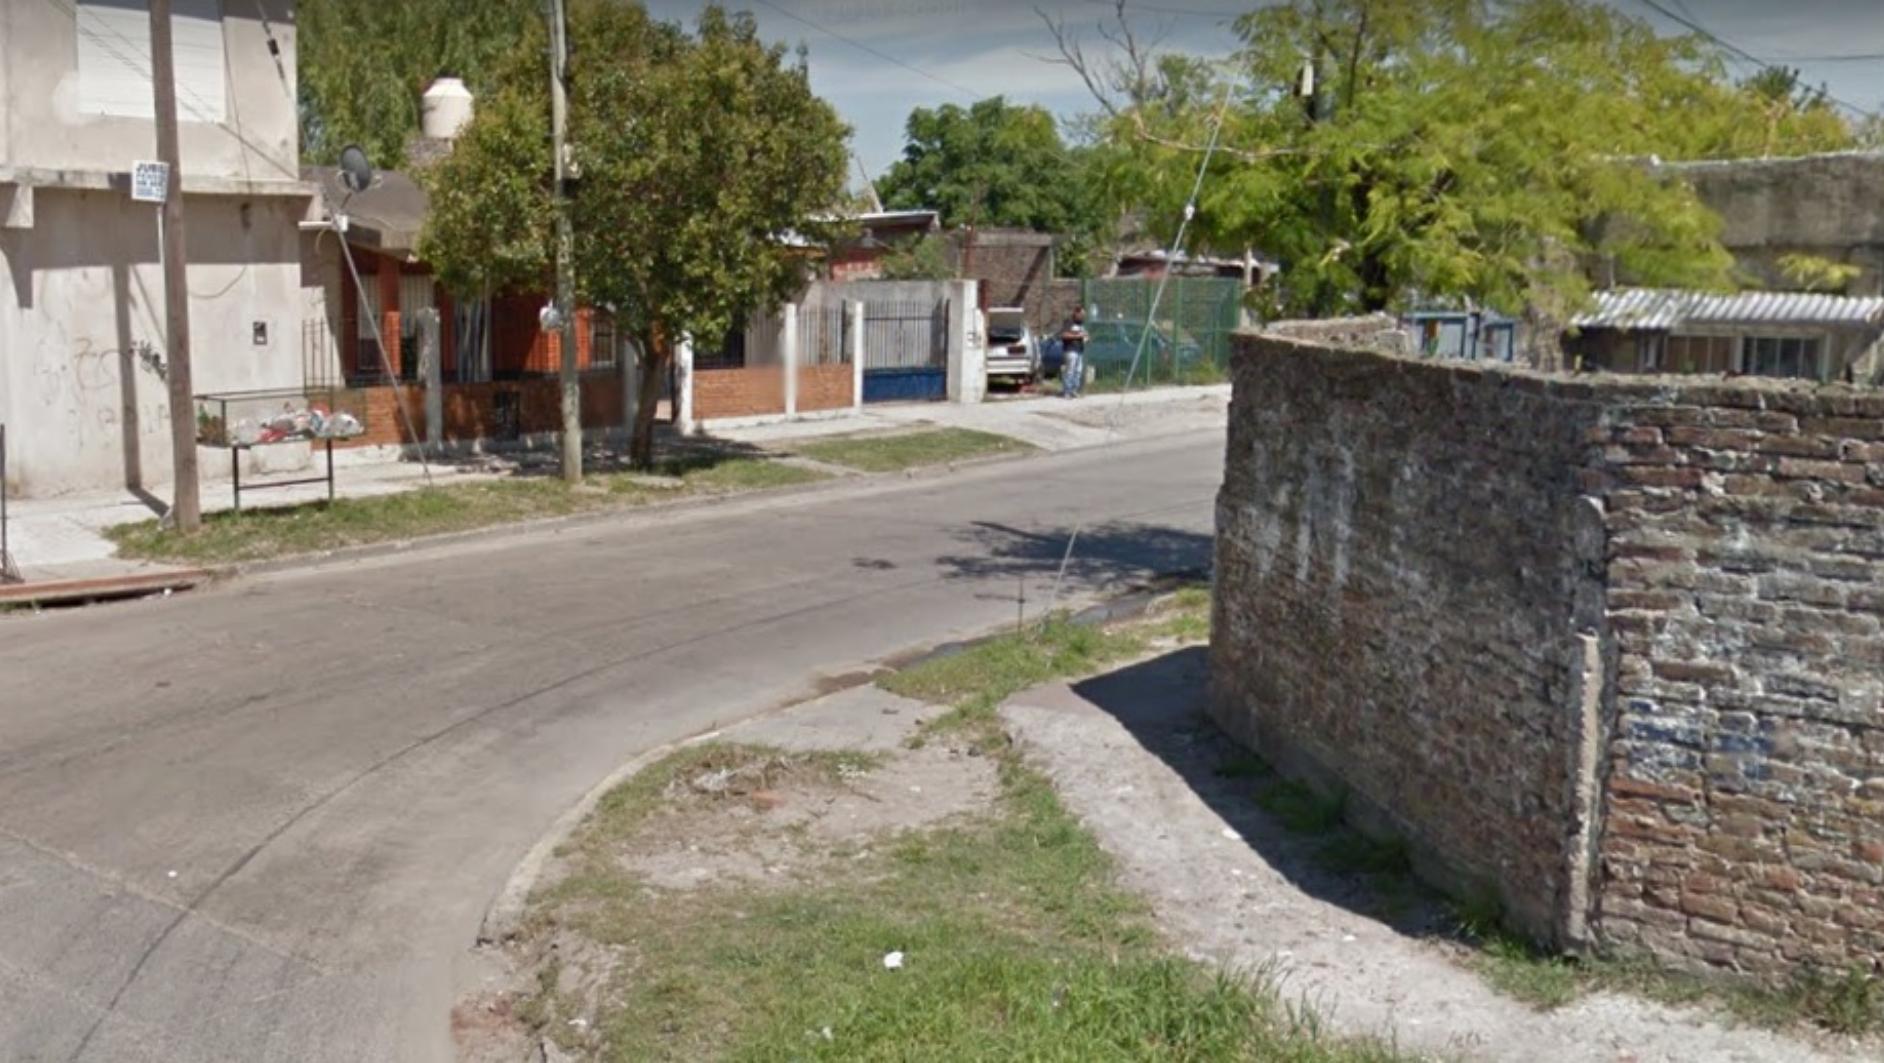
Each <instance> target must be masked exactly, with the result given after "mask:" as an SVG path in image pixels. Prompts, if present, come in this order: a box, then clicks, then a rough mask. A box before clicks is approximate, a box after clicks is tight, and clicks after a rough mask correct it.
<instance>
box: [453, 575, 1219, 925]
mask: <svg viewBox="0 0 1884 1063" xmlns="http://www.w3.org/2000/svg"><path fill="white" fill-rule="evenodd" d="M1199 574H1200V573H1199V572H1198V571H1197V570H1195V569H1186V570H1179V571H1173V572H1164V573H1159V574H1157V575H1155V576H1151V577H1149V578H1147V579H1145V580H1144V581H1143V582H1141V583H1140V584H1138V585H1135V586H1131V587H1128V588H1126V589H1124V590H1123V591H1121V592H1119V593H1118V594H1116V595H1113V596H1111V597H1101V598H1098V599H1097V600H1094V601H1090V602H1088V603H1087V604H1085V605H1084V606H1083V607H1080V608H1078V609H1076V610H1075V611H1074V612H1073V613H1072V616H1071V618H1070V622H1071V623H1074V624H1080V625H1097V624H1104V623H1108V622H1110V621H1113V620H1123V619H1128V618H1131V617H1136V616H1141V615H1143V614H1144V613H1146V612H1148V611H1149V610H1150V609H1151V607H1152V605H1153V604H1155V603H1156V602H1157V601H1158V600H1159V599H1160V598H1162V597H1164V596H1165V595H1167V594H1170V593H1172V592H1173V591H1174V590H1175V589H1177V587H1178V586H1179V585H1181V584H1183V583H1184V582H1186V581H1188V580H1191V579H1194V578H1196V577H1197V576H1198V575H1199ZM1073 604H1074V603H1068V607H1069V608H1071V607H1072V605H1073ZM1011 631H1012V627H1011V625H1008V624H1005V623H1004V624H1000V625H997V626H995V627H992V628H989V629H988V630H987V632H986V633H985V634H981V635H977V636H975V637H973V638H967V639H957V640H954V641H952V642H946V643H941V644H938V645H932V646H930V647H928V648H927V649H921V650H913V651H908V652H904V653H899V654H891V655H890V656H888V657H885V658H882V660H880V661H878V662H876V663H875V666H874V667H884V666H885V662H890V661H894V662H896V665H895V666H896V667H897V668H899V669H901V668H908V667H911V666H913V665H917V664H921V663H922V662H924V661H928V660H932V659H934V658H937V657H946V656H949V655H952V654H956V653H960V652H962V651H963V650H966V649H968V648H970V647H972V646H975V645H977V644H979V643H982V642H986V641H988V640H990V639H995V638H1000V637H1002V636H1004V635H1007V634H1009V633H1010V632H1011ZM872 670H874V668H873V669H872ZM829 696H831V695H830V694H828V693H827V694H822V695H819V696H818V697H829ZM818 697H811V698H793V699H790V700H788V701H785V702H783V703H782V704H779V705H774V706H772V707H771V708H768V709H762V710H760V711H758V712H755V713H752V714H750V715H748V716H742V717H740V718H739V719H737V720H734V721H732V722H730V723H725V724H716V725H714V726H713V727H710V728H708V729H707V730H704V731H700V732H698V733H696V734H692V735H688V736H687V737H685V738H680V739H676V740H675V741H672V742H664V743H662V744H661V745H658V746H655V747H654V748H653V749H649V750H646V751H644V752H641V753H638V754H636V755H635V756H633V757H631V758H629V760H628V761H627V762H626V763H624V764H622V765H621V766H620V767H618V768H616V769H615V770H614V771H611V772H609V773H608V774H607V775H606V776H604V777H603V778H602V780H601V781H600V782H597V783H596V784H595V785H594V786H592V787H590V788H589V789H588V791H587V792H585V793H584V794H583V795H582V797H581V799H580V800H578V801H577V802H576V803H575V804H574V805H571V806H570V807H569V808H568V809H567V810H565V811H564V812H563V813H562V814H561V815H559V816H557V817H556V819H555V820H554V821H553V822H551V824H550V826H549V828H548V829H547V830H545V831H544V832H543V836H542V837H540V838H538V839H537V840H536V842H535V843H534V844H532V845H531V846H530V848H529V850H528V851H527V852H525V853H524V854H523V858H522V859H520V860H518V861H517V864H516V866H515V867H514V868H512V869H511V872H510V875H509V876H508V877H507V878H506V879H505V880H504V884H503V885H502V886H501V887H499V888H498V890H497V893H496V895H495V896H494V897H492V899H491V903H490V905H489V906H488V907H487V908H486V909H485V910H484V917H483V919H481V920H479V922H478V933H477V939H476V941H474V942H473V945H474V947H478V948H484V947H489V946H492V945H501V944H504V943H505V942H507V941H510V940H512V939H513V938H515V937H516V936H517V933H518V931H519V930H520V929H521V928H522V925H523V916H524V911H525V909H526V908H527V907H528V906H529V901H530V894H531V893H532V892H534V891H535V889H536V886H537V883H538V882H539V881H541V880H542V878H543V872H544V870H545V869H547V868H548V867H549V862H550V859H551V858H552V857H553V856H554V855H555V853H556V850H557V849H558V848H560V847H561V846H562V844H563V843H564V842H565V841H568V840H569V836H570V835H572V834H574V833H575V831H576V828H577V827H579V826H581V825H582V822H583V821H584V820H586V819H588V818H589V813H590V812H593V811H594V810H595V806H596V805H597V804H599V803H601V800H602V798H603V797H604V796H605V795H606V794H608V792H609V791H611V790H613V789H615V788H616V787H617V786H620V785H621V784H623V783H625V782H627V781H628V780H629V779H632V778H634V777H635V776H636V775H638V774H640V773H641V772H642V770H643V769H645V768H647V767H648V766H650V765H652V764H655V763H658V762H659V761H661V760H663V759H665V758H666V757H668V756H671V755H672V754H674V753H676V752H678V751H680V750H682V749H686V748H687V747H689V746H695V745H699V744H700V743H702V742H711V741H713V740H715V739H717V738H720V737H722V736H724V735H726V734H727V733H728V732H731V731H735V730H738V729H739V728H740V727H743V726H745V725H746V724H749V723H752V722H753V721H755V720H763V719H766V718H768V717H771V716H777V715H782V714H784V713H787V712H790V711H791V710H792V709H794V708H797V707H798V706H800V705H804V704H807V703H808V702H811V701H816V700H818Z"/></svg>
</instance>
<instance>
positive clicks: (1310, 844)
mask: <svg viewBox="0 0 1884 1063" xmlns="http://www.w3.org/2000/svg"><path fill="white" fill-rule="evenodd" d="M1208 678H1209V655H1208V651H1207V650H1206V649H1205V648H1204V647H1201V646H1196V647H1190V648H1186V649H1182V650H1176V651H1174V652H1171V653H1168V654H1165V655H1164V656H1162V657H1157V658H1154V659H1152V660H1149V661H1145V662H1143V663H1140V664H1136V665H1131V666H1129V667H1126V668H1122V669H1119V670H1118V671H1115V672H1109V673H1107V674H1105V675H1102V676H1096V677H1094V678H1092V679H1088V680H1086V681H1084V682H1081V683H1078V684H1076V685H1075V686H1074V687H1073V692H1074V693H1075V694H1078V695H1079V696H1080V697H1081V698H1083V699H1084V700H1086V701H1087V702H1088V703H1090V704H1092V705H1094V706H1096V707H1097V708H1099V709H1100V710H1102V711H1104V712H1105V713H1107V714H1108V715H1110V716H1112V717H1113V718H1114V719H1116V720H1118V721H1119V723H1120V724H1122V725H1123V726H1124V727H1125V729H1126V730H1127V731H1128V732H1130V733H1131V735H1132V737H1133V738H1134V739H1136V740H1137V742H1138V744H1139V746H1140V747H1142V748H1143V749H1144V750H1145V751H1146V752H1148V753H1150V754H1152V755H1153V756H1156V757H1157V758H1158V759H1159V760H1161V761H1163V762H1164V764H1165V765H1166V766H1167V767H1169V768H1170V769H1171V770H1172V771H1173V772H1175V773H1176V774H1177V776H1178V777H1179V778H1181V779H1182V780H1183V781H1184V782H1185V784H1186V785H1188V786H1189V787H1190V789H1191V790H1192V792H1194V793H1195V794H1196V795H1197V796H1198V797H1199V798H1201V799H1202V800H1203V802H1204V804H1205V805H1206V806H1208V807H1209V808H1210V809H1211V810H1212V811H1213V812H1215V813H1216V814H1217V815H1218V816H1220V817H1221V818H1222V819H1223V821H1224V822H1225V823H1227V824H1228V825H1229V826H1231V827H1233V828H1235V829H1236V831H1237V832H1238V833H1239V834H1241V835H1242V837H1243V840H1244V841H1245V842H1247V843H1248V845H1249V846H1250V848H1251V849H1253V850H1255V851H1256V853H1257V854H1258V855H1260V856H1261V857H1262V858H1263V860H1264V862H1266V863H1267V864H1268V865H1269V866H1270V867H1271V868H1274V869H1275V871H1276V872H1277V873H1278V874H1280V875H1282V876H1283V877H1284V878H1285V879H1287V880H1288V881H1289V882H1290V883H1291V884H1292V885H1294V886H1295V887H1296V888H1297V889H1299V890H1301V891H1302V892H1304V893H1306V894H1308V895H1309V896H1312V897H1315V898H1317V899H1319V900H1322V901H1325V902H1327V903H1330V904H1334V905H1338V906H1340V907H1342V908H1345V909H1347V910H1349V911H1352V912H1354V913H1356V914H1359V915H1363V916H1366V917H1368V918H1370V919H1373V920H1376V921H1378V922H1381V923H1384V924H1386V925H1387V926H1390V927H1392V928H1393V929H1394V930H1396V931H1399V932H1401V933H1403V934H1411V935H1416V936H1425V935H1431V934H1437V933H1445V932H1447V930H1448V929H1449V926H1448V920H1447V919H1446V916H1445V913H1444V911H1443V909H1441V908H1440V907H1439V905H1438V904H1437V903H1435V900H1434V897H1433V896H1432V895H1431V894H1430V893H1428V892H1427V891H1425V890H1423V889H1421V888H1419V887H1418V886H1417V885H1415V884H1414V883H1413V881H1412V879H1411V878H1410V877H1408V876H1407V875H1406V874H1404V873H1400V874H1395V875H1369V874H1361V873H1355V872H1351V871H1344V870H1338V869H1337V868H1338V867H1339V863H1338V860H1337V859H1335V858H1332V857H1331V849H1332V848H1333V847H1335V846H1347V845H1353V844H1355V843H1356V842H1357V841H1358V836H1355V835H1352V834H1349V833H1347V832H1346V831H1345V829H1344V828H1336V829H1335V830H1331V831H1327V832H1324V833H1321V834H1302V833H1292V832H1291V831H1290V830H1289V829H1288V828H1287V827H1285V826H1284V824H1283V822H1282V820H1281V818H1280V817H1278V816H1276V815H1272V814H1271V813H1270V812H1268V811H1265V809H1264V807H1263V805H1262V804H1261V803H1259V802H1260V798H1261V795H1262V794H1263V793H1264V791H1265V789H1266V788H1273V787H1276V786H1277V785H1279V784H1280V782H1281V780H1280V777H1278V776H1273V775H1269V774H1267V773H1266V771H1265V769H1263V768H1262V767H1261V766H1260V764H1259V763H1258V762H1257V761H1254V760H1252V759H1251V757H1250V751H1249V750H1247V749H1245V748H1244V747H1243V746H1241V745H1239V744H1238V743H1237V742H1235V741H1234V740H1232V739H1231V738H1230V737H1229V736H1228V735H1226V734H1224V733H1223V731H1222V730H1220V729H1219V728H1218V727H1217V726H1216V724H1215V723H1213V722H1212V721H1211V720H1210V717H1209V715H1208V714H1207V711H1206V700H1205V699H1206V692H1205V684H1206V682H1207V681H1208ZM1256 752H1257V753H1258V754H1259V755H1260V753H1261V751H1260V750H1257V751H1256ZM1224 888H1225V889H1232V888H1235V886H1234V885H1233V884H1231V883H1225V884H1224Z"/></svg>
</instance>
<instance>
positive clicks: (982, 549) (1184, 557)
mask: <svg viewBox="0 0 1884 1063" xmlns="http://www.w3.org/2000/svg"><path fill="white" fill-rule="evenodd" d="M1072 534H1073V529H1072V528H1070V527H1060V528H1048V529H1037V530H1029V529H1026V528H1016V527H1013V526H1012V525H1007V524H1000V523H996V522H994V521H973V522H971V523H969V524H968V525H966V526H965V527H963V528H961V529H960V530H959V531H957V532H956V537H957V538H958V539H959V540H961V543H962V549H961V550H960V551H958V552H956V553H952V554H949V555H946V556H944V557H941V558H938V559H937V562H936V563H937V564H938V565H940V566H941V567H942V568H943V570H944V572H945V573H946V575H947V576H948V578H950V579H980V580H1020V579H1027V580H1032V579H1034V578H1036V577H1044V578H1052V577H1054V576H1056V575H1057V573H1058V572H1059V569H1060V563H1061V561H1062V559H1064V558H1065V557H1066V544H1067V540H1068V539H1069V537H1071V536H1072ZM1211 550H1212V537H1211V535H1210V533H1209V532H1200V531H1191V530H1189V529H1185V528H1176V527H1172V526H1170V525H1164V524H1143V523H1138V522H1134V521H1114V522H1110V523H1106V524H1097V525H1092V526H1090V527H1086V528H1082V529H1080V531H1079V539H1078V542H1076V543H1075V544H1074V549H1073V556H1072V560H1071V561H1070V562H1068V563H1067V567H1066V589H1069V590H1096V589H1103V588H1108V587H1116V586H1118V585H1119V584H1129V583H1140V582H1145V581H1147V580H1152V579H1161V578H1169V577H1173V576H1186V575H1192V576H1203V575H1205V574H1206V573H1208V572H1209V571H1210V561H1211Z"/></svg>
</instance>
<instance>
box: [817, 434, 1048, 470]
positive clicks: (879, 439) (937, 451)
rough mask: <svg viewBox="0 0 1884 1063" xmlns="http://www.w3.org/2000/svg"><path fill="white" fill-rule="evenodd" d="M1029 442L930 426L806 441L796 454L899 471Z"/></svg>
mask: <svg viewBox="0 0 1884 1063" xmlns="http://www.w3.org/2000/svg"><path fill="white" fill-rule="evenodd" d="M1033 449H1034V447H1033V445H1032V444H1030V443H1025V442H1022V441H1021V440H1018V439H1014V438H1012V437H1010V436H1003V435H996V434H994V433H993V432H978V431H975V430H974V429H970V428H929V429H923V430H921V431H917V432H899V433H896V434H894V435H878V436H841V437H838V438H836V439H823V440H818V441H816V442H811V443H806V444H804V445H802V446H800V447H798V448H797V452H798V453H799V454H802V455H804V456H805V457H807V458H810V459H812V460H814V461H822V462H826V463H828V464H831V465H843V466H846V467H848V468H852V469H857V470H859V471H861V472H899V471H901V470H903V469H913V468H917V467H919V466H923V465H946V464H948V463H949V462H952V461H963V460H966V459H968V458H981V457H988V456H991V455H995V454H1018V453H1021V452H1023V451H1029V450H1033Z"/></svg>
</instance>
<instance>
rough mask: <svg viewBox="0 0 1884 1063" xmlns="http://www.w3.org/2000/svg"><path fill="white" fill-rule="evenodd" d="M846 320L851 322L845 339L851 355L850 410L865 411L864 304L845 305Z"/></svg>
mask: <svg viewBox="0 0 1884 1063" xmlns="http://www.w3.org/2000/svg"><path fill="white" fill-rule="evenodd" d="M844 316H845V320H847V321H849V322H850V332H849V334H848V335H846V336H845V337H844V342H845V344H846V345H847V348H848V351H849V355H850V408H851V409H853V410H862V409H863V388H864V304H863V303H862V302H850V303H845V304H844Z"/></svg>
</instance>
